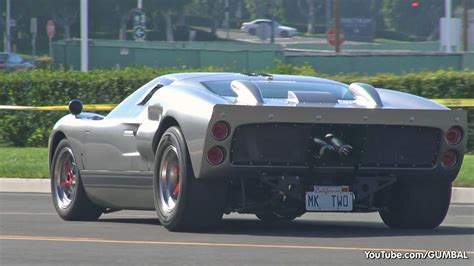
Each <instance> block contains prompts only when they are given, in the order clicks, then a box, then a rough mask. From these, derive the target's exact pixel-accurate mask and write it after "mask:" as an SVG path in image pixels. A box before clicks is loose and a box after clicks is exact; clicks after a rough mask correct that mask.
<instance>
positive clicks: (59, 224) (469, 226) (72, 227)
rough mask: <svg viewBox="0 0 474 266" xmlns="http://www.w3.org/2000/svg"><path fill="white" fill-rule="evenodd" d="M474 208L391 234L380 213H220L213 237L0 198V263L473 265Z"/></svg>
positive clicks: (24, 198)
mask: <svg viewBox="0 0 474 266" xmlns="http://www.w3.org/2000/svg"><path fill="white" fill-rule="evenodd" d="M380 249H383V250H387V251H388V250H393V251H400V252H408V251H424V250H440V249H441V250H446V249H448V250H462V251H466V255H467V256H468V257H469V259H461V260H431V259H421V260H386V259H384V260H370V259H369V260H368V259H366V256H365V253H364V251H375V252H377V251H379V250H380ZM473 259H474V205H467V204H463V205H452V206H451V208H450V211H449V215H448V217H447V218H446V220H445V222H444V223H443V225H442V226H441V227H440V228H438V229H436V230H390V229H388V228H387V227H385V225H384V224H383V223H382V221H381V220H380V218H379V217H378V215H377V214H329V213H325V214H322V213H312V214H306V215H304V216H303V217H301V218H298V219H297V220H296V221H294V222H288V223H282V224H277V225H271V226H268V225H264V224H262V223H261V222H259V221H258V220H257V219H256V218H254V217H253V216H251V215H228V216H225V219H224V221H223V224H222V226H220V227H219V228H216V229H215V231H213V232H201V233H172V232H168V231H167V230H166V229H164V228H163V227H162V226H161V225H159V223H158V220H157V218H156V214H155V213H154V212H142V211H121V212H116V213H111V214H105V215H103V216H102V217H101V218H100V220H99V221H98V222H66V221H63V220H61V219H60V218H59V217H58V216H57V215H56V213H55V212H54V209H53V207H52V204H51V199H50V196H49V195H48V194H34V193H26V194H25V193H0V265H2V266H3V265H38V264H42V265H78V264H80V265H119V264H120V265H257V264H258V265H262V264H265V265H276V264H286V265H346V264H351V265H380V264H387V265H399V264H402V265H407V264H410V265H415V264H416V265H420V264H422V265H428V264H429V265H433V264H434V265H473Z"/></svg>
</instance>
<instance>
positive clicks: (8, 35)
mask: <svg viewBox="0 0 474 266" xmlns="http://www.w3.org/2000/svg"><path fill="white" fill-rule="evenodd" d="M10 8H11V3H10V0H7V12H6V13H7V14H6V18H5V19H6V21H5V22H6V23H5V25H6V29H5V35H6V36H5V37H6V38H5V39H6V43H5V52H7V53H9V52H11V51H12V46H11V40H12V36H11V32H10V22H11V19H10Z"/></svg>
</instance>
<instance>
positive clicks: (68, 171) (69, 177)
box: [59, 160, 73, 188]
mask: <svg viewBox="0 0 474 266" xmlns="http://www.w3.org/2000/svg"><path fill="white" fill-rule="evenodd" d="M63 167H64V170H66V175H67V176H66V180H62V181H61V182H60V184H59V185H60V186H61V187H62V188H64V187H66V186H68V187H69V186H72V182H73V173H72V169H71V167H69V164H68V162H67V160H64V161H63Z"/></svg>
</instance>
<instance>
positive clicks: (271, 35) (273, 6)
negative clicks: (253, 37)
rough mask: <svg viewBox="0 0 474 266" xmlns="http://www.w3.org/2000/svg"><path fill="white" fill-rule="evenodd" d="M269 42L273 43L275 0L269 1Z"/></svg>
mask: <svg viewBox="0 0 474 266" xmlns="http://www.w3.org/2000/svg"><path fill="white" fill-rule="evenodd" d="M270 16H271V17H270V20H271V21H270V42H271V43H275V0H271V1H270Z"/></svg>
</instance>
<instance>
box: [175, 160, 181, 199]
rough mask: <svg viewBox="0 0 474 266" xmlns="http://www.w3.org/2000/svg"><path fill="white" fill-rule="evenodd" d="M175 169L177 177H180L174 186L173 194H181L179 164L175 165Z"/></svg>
mask: <svg viewBox="0 0 474 266" xmlns="http://www.w3.org/2000/svg"><path fill="white" fill-rule="evenodd" d="M173 168H174V169H173V171H174V172H175V173H176V178H177V179H178V182H176V185H175V186H174V189H173V196H175V197H176V196H177V195H178V194H179V190H180V188H179V183H180V182H181V180H180V178H179V165H175V166H173Z"/></svg>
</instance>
